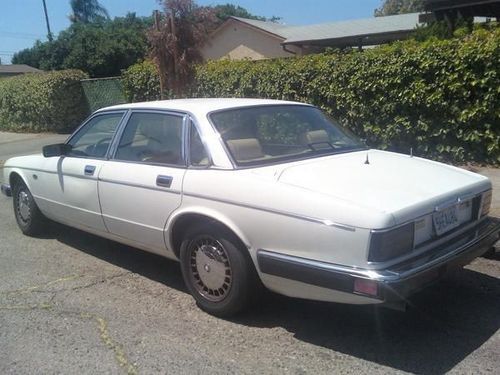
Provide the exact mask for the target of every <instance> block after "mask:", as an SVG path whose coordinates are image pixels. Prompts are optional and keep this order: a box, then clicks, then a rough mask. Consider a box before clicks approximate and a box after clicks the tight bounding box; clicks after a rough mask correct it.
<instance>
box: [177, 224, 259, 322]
mask: <svg viewBox="0 0 500 375" xmlns="http://www.w3.org/2000/svg"><path fill="white" fill-rule="evenodd" d="M180 260H181V270H182V276H183V278H184V282H185V283H186V286H187V288H188V290H189V292H190V293H191V295H192V296H193V298H194V299H195V300H196V303H197V304H198V306H199V307H200V308H201V309H202V310H204V311H206V312H208V313H209V314H212V315H214V316H217V317H221V318H227V317H230V316H232V315H235V314H236V313H238V312H241V311H242V310H243V309H245V308H246V307H248V306H249V305H250V304H251V302H253V301H254V300H255V297H256V296H257V295H258V292H259V290H260V285H261V284H260V282H259V281H260V280H259V278H258V275H257V272H256V271H255V267H254V265H253V262H252V260H251V258H250V255H249V254H248V251H247V249H246V248H245V247H244V246H243V244H241V241H240V240H239V239H238V238H237V237H236V236H235V235H234V234H233V233H231V232H230V231H228V230H227V229H225V228H223V227H221V226H219V225H216V224H215V225H207V224H202V225H196V226H194V227H193V228H190V229H189V230H188V231H187V233H186V234H185V236H184V239H183V241H182V244H181V249H180Z"/></svg>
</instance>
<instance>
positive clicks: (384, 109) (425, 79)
mask: <svg viewBox="0 0 500 375" xmlns="http://www.w3.org/2000/svg"><path fill="white" fill-rule="evenodd" d="M488 28H490V29H491V30H488ZM152 68H154V67H150V68H149V69H151V70H152ZM132 69H133V68H131V69H130V70H129V71H128V72H130V74H131V75H133V72H134V71H135V70H132ZM137 69H139V68H137ZM139 71H141V70H139ZM127 79H128V80H129V81H133V82H134V84H130V85H128V89H129V90H130V91H129V94H128V96H129V98H132V99H131V100H152V99H156V98H157V97H158V96H155V95H156V94H155V95H152V96H148V95H144V94H142V93H143V92H155V93H159V88H158V83H154V82H153V81H149V80H143V79H135V78H134V77H128V78H127ZM143 82H148V83H147V84H144V83H143ZM125 86H127V85H125ZM499 87H500V28H498V27H496V26H495V25H492V26H488V27H485V28H484V29H477V30H475V31H474V32H473V33H472V34H470V35H465V36H463V37H461V38H458V37H457V38H454V39H449V40H438V39H437V38H431V39H429V40H426V41H424V42H418V41H415V40H409V41H405V42H398V43H394V44H392V45H389V46H383V47H378V48H374V49H371V50H366V51H364V52H362V53H360V52H357V51H346V52H339V51H334V52H331V53H326V54H320V55H308V56H303V57H295V58H282V59H273V60H263V61H248V60H244V61H230V60H219V61H212V62H209V63H207V64H204V65H200V66H199V67H198V69H197V73H196V82H195V85H194V86H193V88H192V92H191V95H192V96H195V97H260V98H271V99H286V100H296V101H301V102H308V103H311V104H314V105H316V106H318V107H320V108H322V109H323V110H325V111H326V112H328V113H329V114H331V115H332V116H333V117H335V118H337V119H339V120H340V121H341V122H342V123H343V124H344V125H345V126H347V127H348V128H350V129H351V130H353V131H354V132H355V133H356V134H358V135H359V136H360V137H362V138H365V139H367V142H368V144H370V145H371V146H373V147H376V148H381V149H389V150H393V151H399V152H404V153H409V152H410V148H412V149H413V153H414V154H415V155H419V156H424V157H429V158H433V159H437V160H443V161H452V162H459V163H460V162H468V161H475V162H486V163H494V164H498V163H500V105H499V103H500V89H499Z"/></svg>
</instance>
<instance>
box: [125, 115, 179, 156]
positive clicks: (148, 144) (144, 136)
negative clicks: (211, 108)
mask: <svg viewBox="0 0 500 375" xmlns="http://www.w3.org/2000/svg"><path fill="white" fill-rule="evenodd" d="M182 124H183V117H182V116H177V115H170V114H163V113H145V112H137V113H133V114H132V115H131V116H130V119H129V121H128V123H127V125H126V127H125V130H124V132H123V135H122V137H121V139H120V143H119V145H118V148H117V150H116V154H115V159H117V160H124V161H136V162H144V163H155V164H156V163H158V164H168V165H184V160H183V157H182Z"/></svg>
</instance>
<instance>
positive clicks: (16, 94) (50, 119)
mask: <svg viewBox="0 0 500 375" xmlns="http://www.w3.org/2000/svg"><path fill="white" fill-rule="evenodd" d="M84 78H87V75H86V74H85V73H83V72H81V71H79V70H63V71H58V72H49V73H31V74H24V75H20V76H16V77H12V78H7V79H4V80H0V130H9V131H19V132H21V131H24V132H46V131H47V132H49V131H53V132H63V131H70V130H73V129H74V128H75V127H76V126H78V124H79V123H80V122H81V121H82V120H83V119H84V118H85V117H86V116H87V115H88V107H87V104H86V100H85V97H84V93H83V90H82V85H81V83H80V81H81V80H82V79H84Z"/></svg>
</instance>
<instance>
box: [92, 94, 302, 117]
mask: <svg viewBox="0 0 500 375" xmlns="http://www.w3.org/2000/svg"><path fill="white" fill-rule="evenodd" d="M279 104H286V105H308V104H306V103H299V102H292V101H285V100H271V99H244V98H196V99H172V100H159V101H153V102H141V103H128V104H119V105H115V106H111V107H106V108H101V109H100V110H99V112H100V111H109V110H119V109H134V108H136V109H139V108H140V109H163V110H166V109H168V110H173V111H182V112H190V113H195V114H198V115H204V114H207V113H209V112H212V111H218V110H222V109H230V108H238V107H249V106H256V105H279Z"/></svg>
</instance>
